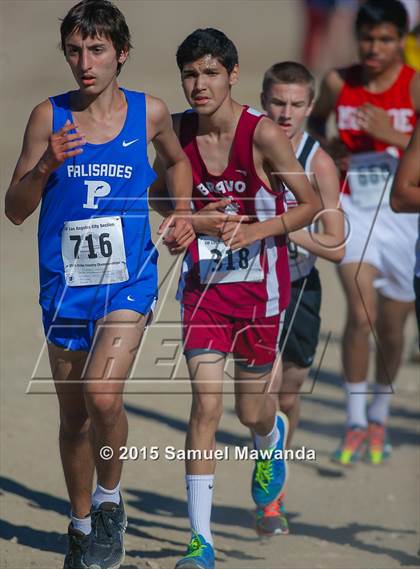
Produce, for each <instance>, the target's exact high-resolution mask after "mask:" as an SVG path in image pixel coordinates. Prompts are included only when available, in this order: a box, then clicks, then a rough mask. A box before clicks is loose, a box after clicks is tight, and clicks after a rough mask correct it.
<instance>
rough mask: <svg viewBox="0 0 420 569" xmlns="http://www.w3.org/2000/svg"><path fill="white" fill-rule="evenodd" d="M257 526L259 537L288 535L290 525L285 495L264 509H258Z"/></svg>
mask: <svg viewBox="0 0 420 569" xmlns="http://www.w3.org/2000/svg"><path fill="white" fill-rule="evenodd" d="M255 526H256V530H257V533H258V534H259V535H267V536H269V535H280V534H282V535H287V534H288V533H289V523H288V521H287V516H286V508H285V505H284V499H283V495H282V496H280V498H278V500H274V502H272V503H271V504H268V506H265V507H264V508H257V513H256V519H255Z"/></svg>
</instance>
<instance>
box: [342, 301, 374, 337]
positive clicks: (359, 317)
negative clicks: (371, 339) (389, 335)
mask: <svg viewBox="0 0 420 569" xmlns="http://www.w3.org/2000/svg"><path fill="white" fill-rule="evenodd" d="M375 322H376V311H375V310H374V308H373V307H372V306H369V305H368V304H366V305H363V304H358V305H357V306H353V307H351V308H350V310H349V315H348V323H349V325H350V326H351V327H353V328H357V330H358V331H359V332H363V333H365V334H370V332H371V331H372V326H373V325H374V324H375Z"/></svg>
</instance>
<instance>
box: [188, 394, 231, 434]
mask: <svg viewBox="0 0 420 569" xmlns="http://www.w3.org/2000/svg"><path fill="white" fill-rule="evenodd" d="M222 413H223V406H222V402H221V401H220V399H219V398H218V397H213V396H212V395H210V394H204V395H195V396H194V399H193V404H192V409H191V421H192V422H193V423H195V424H196V425H199V426H202V425H213V426H214V427H215V428H216V427H217V425H218V424H219V421H220V418H221V416H222Z"/></svg>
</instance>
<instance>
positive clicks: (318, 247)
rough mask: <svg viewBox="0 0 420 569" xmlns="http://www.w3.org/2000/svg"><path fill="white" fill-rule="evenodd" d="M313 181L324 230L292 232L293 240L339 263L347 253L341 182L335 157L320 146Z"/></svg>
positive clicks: (319, 215)
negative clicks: (319, 204) (318, 231)
mask: <svg viewBox="0 0 420 569" xmlns="http://www.w3.org/2000/svg"><path fill="white" fill-rule="evenodd" d="M311 166H312V170H313V174H314V180H313V183H314V184H315V185H316V187H317V188H318V191H319V195H320V199H321V202H322V210H321V211H320V212H319V214H318V215H317V220H318V221H320V222H321V223H322V229H323V231H322V233H316V234H313V235H311V234H310V233H309V231H305V230H303V229H300V230H298V231H294V232H293V233H291V234H290V235H289V238H290V240H291V241H293V242H294V243H296V245H300V246H301V247H303V248H305V249H307V250H308V251H310V252H311V253H313V254H314V255H316V256H317V257H321V258H323V259H327V260H328V261H333V262H335V263H339V262H340V261H341V259H342V258H343V256H344V212H343V210H342V209H341V208H340V203H339V202H340V182H339V179H338V176H337V170H336V167H335V164H334V162H333V160H332V159H331V158H330V156H328V154H327V153H326V152H325V151H324V150H322V148H319V149H318V150H317V151H316V153H315V156H314V157H313V159H312V163H311Z"/></svg>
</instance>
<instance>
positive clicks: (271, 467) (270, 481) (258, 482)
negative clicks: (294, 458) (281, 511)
mask: <svg viewBox="0 0 420 569" xmlns="http://www.w3.org/2000/svg"><path fill="white" fill-rule="evenodd" d="M277 428H278V430H279V433H280V437H279V440H278V441H277V445H276V446H275V447H274V448H272V449H269V450H267V451H261V452H260V457H259V458H257V460H256V461H255V468H254V472H253V474H252V486H251V491H252V498H253V500H254V502H255V503H256V504H257V506H259V507H264V506H268V504H271V502H274V500H277V498H278V497H279V496H280V494H281V493H282V491H283V488H284V486H285V484H286V478H287V463H286V460H285V458H284V457H282V458H280V457H278V458H276V451H282V453H284V446H285V444H286V440H287V432H288V430H289V421H288V419H287V417H286V415H284V413H282V412H281V411H279V412H278V413H277ZM270 451H272V452H271V458H267V456H268V455H269V452H270ZM278 454H281V453H278Z"/></svg>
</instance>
